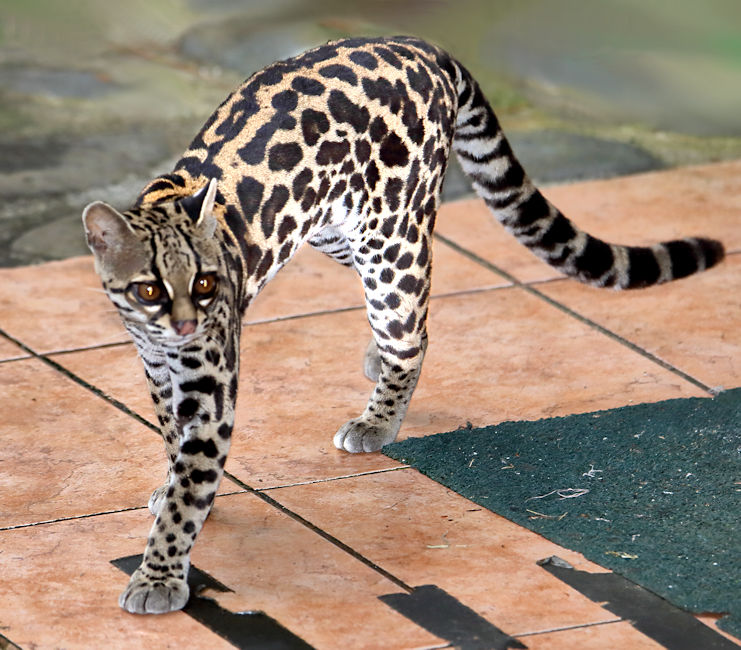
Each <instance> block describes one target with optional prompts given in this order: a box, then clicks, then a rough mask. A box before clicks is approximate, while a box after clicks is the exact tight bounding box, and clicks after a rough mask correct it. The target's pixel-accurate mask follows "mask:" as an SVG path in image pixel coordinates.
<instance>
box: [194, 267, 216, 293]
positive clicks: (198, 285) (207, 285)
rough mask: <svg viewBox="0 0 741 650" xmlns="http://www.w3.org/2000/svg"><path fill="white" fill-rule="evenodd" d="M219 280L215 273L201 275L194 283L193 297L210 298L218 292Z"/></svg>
mask: <svg viewBox="0 0 741 650" xmlns="http://www.w3.org/2000/svg"><path fill="white" fill-rule="evenodd" d="M217 282H218V280H217V278H216V274H215V273H201V274H200V275H198V276H197V277H196V280H195V282H194V283H193V295H194V296H195V297H196V298H199V299H203V298H210V297H211V296H213V294H214V291H216V284H217Z"/></svg>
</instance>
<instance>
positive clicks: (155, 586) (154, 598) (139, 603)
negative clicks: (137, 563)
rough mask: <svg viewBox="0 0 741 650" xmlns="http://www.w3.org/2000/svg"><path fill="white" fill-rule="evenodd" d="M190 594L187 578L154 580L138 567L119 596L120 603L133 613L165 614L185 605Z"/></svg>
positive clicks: (123, 607)
mask: <svg viewBox="0 0 741 650" xmlns="http://www.w3.org/2000/svg"><path fill="white" fill-rule="evenodd" d="M189 595H190V589H189V588H188V583H187V582H186V581H185V580H183V579H179V578H164V579H161V580H160V579H158V580H152V579H151V578H148V577H147V576H146V575H144V574H142V573H141V570H140V569H137V570H136V571H135V572H134V575H132V576H131V580H130V581H129V586H128V587H126V590H125V591H124V592H123V593H122V594H121V595H120V596H119V598H118V604H119V605H120V606H121V608H122V609H125V610H126V611H127V612H131V613H132V614H164V613H166V612H174V611H176V610H178V609H182V608H183V607H185V603H187V602H188V596H189Z"/></svg>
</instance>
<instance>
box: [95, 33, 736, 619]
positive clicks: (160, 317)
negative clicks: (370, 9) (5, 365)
mask: <svg viewBox="0 0 741 650" xmlns="http://www.w3.org/2000/svg"><path fill="white" fill-rule="evenodd" d="M451 149H452V150H453V151H455V153H456V154H457V155H458V158H459V159H460V161H461V164H462V166H463V169H464V170H465V171H466V173H467V174H468V175H469V176H470V178H471V181H472V183H473V186H474V188H475V189H476V191H477V192H478V193H479V195H480V196H481V197H482V198H483V199H484V201H485V202H486V204H487V205H488V206H489V207H490V208H491V210H492V212H493V213H494V215H495V216H496V218H497V219H498V220H499V221H500V222H501V223H502V225H503V226H504V227H505V228H506V229H507V230H509V231H510V232H511V233H512V234H513V235H514V236H515V237H516V238H517V239H518V241H519V242H520V243H522V244H524V245H525V246H527V247H528V248H529V249H530V250H531V251H533V252H534V253H535V254H536V255H538V256H539V257H540V258H541V259H543V260H545V261H546V262H548V263H549V264H551V265H552V266H553V267H555V268H556V269H558V270H559V271H561V272H563V273H565V274H567V275H569V276H573V277H576V278H578V279H579V280H581V281H582V282H586V283H589V284H592V285H596V286H600V287H614V288H619V289H625V288H634V287H645V286H650V285H654V284H658V283H661V282H666V281H668V280H673V279H676V278H680V277H684V276H686V275H690V274H692V273H695V272H697V271H701V270H703V269H706V268H708V267H710V266H713V265H714V264H716V263H717V262H719V261H720V260H721V259H722V257H723V248H722V246H721V245H720V244H719V243H718V242H715V241H712V240H708V239H697V238H687V239H682V240H678V241H672V242H667V243H663V244H656V245H654V246H650V247H625V246H617V245H613V244H607V243H604V242H602V241H600V240H598V239H595V238H594V237H592V236H590V235H588V234H587V233H585V232H583V231H581V230H579V229H578V228H577V227H576V226H575V225H574V224H572V223H571V222H570V221H569V220H568V219H566V217H564V216H563V215H562V214H561V213H560V212H559V211H558V210H557V209H556V208H555V207H554V206H552V205H551V204H550V203H548V201H546V199H544V198H543V196H542V195H541V193H540V192H539V191H538V190H537V189H536V188H535V187H534V186H533V184H532V183H531V181H530V180H529V178H528V177H527V176H526V174H525V172H524V171H523V169H522V167H521V166H520V164H519V163H518V162H517V160H516V159H515V157H514V155H513V154H512V151H511V149H510V147H509V144H508V143H507V140H506V139H505V137H504V135H503V134H502V131H501V130H500V127H499V124H498V122H497V119H496V117H495V116H494V113H493V112H492V110H491V108H490V106H489V104H488V103H487V101H486V99H485V98H484V97H483V96H482V93H481V90H480V89H479V87H478V85H477V83H476V82H475V81H474V80H473V78H472V77H471V75H470V74H469V73H468V71H467V70H466V69H465V68H464V67H463V66H462V65H461V64H460V63H458V62H457V61H456V60H454V59H453V58H451V57H450V56H449V55H448V54H446V53H445V52H443V51H441V50H440V49H438V48H436V47H434V46H432V45H429V44H427V43H425V42H422V41H420V40H417V39H414V38H408V37H396V38H385V39H350V40H342V41H338V42H334V43H329V44H327V45H323V46H321V47H318V48H316V49H314V50H311V51H308V52H305V53H303V54H301V55H299V56H297V57H295V58H293V59H289V60H287V61H281V62H278V63H275V64H273V65H270V66H268V67H267V68H265V69H264V70H262V71H260V72H258V73H257V74H255V75H254V76H253V77H251V78H250V79H248V80H247V81H246V82H245V83H244V84H243V85H242V86H240V87H239V88H237V90H236V91H235V92H234V93H233V94H231V95H230V96H229V97H228V98H227V99H226V100H225V101H224V103H223V104H221V106H219V107H218V108H217V109H216V111H215V112H214V114H213V115H212V116H211V118H210V119H209V120H208V122H206V124H205V126H204V127H203V129H202V130H201V132H200V133H199V134H198V135H197V136H196V138H195V139H194V140H193V142H192V144H191V145H190V148H189V149H188V150H187V151H186V152H185V154H184V155H183V157H182V158H181V159H180V161H179V162H178V163H177V164H176V166H175V169H174V170H173V171H172V172H171V173H168V174H165V175H163V176H161V177H159V178H156V179H154V180H153V181H152V182H151V183H149V185H147V186H146V187H145V188H144V190H143V191H142V193H141V195H140V196H139V197H138V199H137V200H136V202H135V204H134V206H133V207H132V208H131V209H130V210H127V211H126V212H123V213H119V212H117V211H116V210H114V209H113V208H111V207H110V206H108V205H106V204H105V203H101V202H96V203H92V204H91V205H89V206H87V208H86V209H85V212H84V215H83V220H84V224H85V229H86V231H87V240H88V243H89V245H90V248H91V249H92V251H93V253H94V254H95V263H96V269H97V271H98V273H99V274H100V277H101V280H102V283H103V286H104V288H105V290H106V292H107V294H108V295H109V297H110V299H111V300H112V301H113V303H114V304H115V305H116V307H117V308H118V310H119V311H120V314H121V317H122V319H123V323H124V325H125V326H126V328H127V329H128V331H129V332H130V334H131V336H132V338H133V339H134V342H135V343H136V346H137V349H138V351H139V354H140V356H141V359H142V361H143V363H144V367H145V371H146V376H147V380H148V382H149V388H150V391H151V394H152V400H153V401H154V407H155V411H156V414H157V418H158V420H159V424H160V427H161V432H162V437H163V438H164V441H165V447H166V451H167V456H168V458H169V472H168V478H167V482H166V483H165V485H163V486H162V487H160V488H158V489H157V490H155V491H154V493H153V494H152V497H151V498H150V501H149V508H150V510H151V511H152V514H153V515H155V516H156V519H155V522H154V525H153V528H152V531H151V533H150V536H149V540H148V543H147V547H146V550H145V552H144V558H143V561H142V563H141V566H140V567H139V568H138V569H137V571H136V572H135V573H134V575H133V576H132V577H131V581H130V583H129V586H128V588H127V589H126V590H125V591H124V593H123V594H122V595H121V598H120V604H121V606H122V607H124V608H125V609H127V610H128V611H130V612H137V613H147V612H152V613H155V612H167V611H170V610H175V609H179V608H181V607H183V606H184V605H185V603H186V601H187V599H188V587H187V584H186V576H187V572H188V567H189V561H190V550H191V547H192V545H193V543H194V541H195V539H196V536H197V534H198V532H199V531H200V529H201V526H202V525H203V522H204V520H205V519H206V516H207V514H208V512H209V510H210V508H211V505H212V503H213V500H214V495H215V494H216V489H217V486H218V485H219V481H220V480H221V477H222V474H223V467H224V463H225V461H226V457H227V452H228V450H229V442H230V437H231V433H232V427H233V425H234V402H235V398H236V396H237V376H238V368H239V355H238V351H239V336H240V324H241V320H242V316H243V313H244V311H245V309H246V308H247V307H248V306H249V304H250V303H251V302H252V300H253V299H254V298H255V296H256V295H257V294H258V292H259V291H260V290H261V289H262V288H263V287H264V286H265V284H266V283H267V282H268V281H269V280H270V279H271V278H272V277H273V276H274V275H275V273H276V272H277V271H278V270H279V269H280V268H281V267H282V266H283V265H284V264H286V263H287V262H288V261H289V260H290V259H291V257H292V256H293V255H294V253H295V252H296V251H297V250H298V248H299V247H300V246H301V245H302V244H303V243H305V242H308V243H309V244H311V245H312V246H313V247H315V248H317V249H318V250H320V251H322V252H324V253H326V254H327V255H329V256H330V257H332V258H334V259H335V260H337V261H338V262H339V263H340V264H344V265H346V266H350V267H352V268H354V269H355V270H356V271H357V273H358V274H359V276H360V278H361V280H362V285H363V289H364V291H365V298H366V303H367V313H368V320H369V322H370V326H371V330H372V335H373V336H372V341H371V344H370V346H369V347H368V351H367V353H366V360H365V372H366V374H367V375H368V377H369V378H371V379H372V380H373V381H375V382H376V385H375V388H374V389H373V392H372V394H371V396H370V399H369V401H368V405H367V406H366V408H365V411H364V412H363V413H362V414H361V415H360V416H359V417H357V418H355V419H353V420H350V421H349V422H347V423H345V424H344V425H342V426H341V427H340V429H339V431H337V433H336V434H335V437H334V444H335V445H336V446H337V447H338V448H339V449H344V450H346V451H349V452H362V451H366V452H368V451H375V450H378V449H380V448H381V447H382V446H383V445H385V444H386V443H389V442H391V441H392V440H394V438H395V437H396V434H397V432H398V430H399V427H400V426H401V422H402V419H403V418H404V415H405V413H406V410H407V406H408V404H409V400H410V399H411V397H412V392H413V391H414V388H415V385H416V383H417V378H418V377H419V373H420V368H421V366H422V358H423V357H424V353H425V348H426V345H427V335H426V330H425V323H426V319H427V305H428V299H429V292H430V266H431V262H432V259H431V236H432V231H433V227H434V224H435V214H436V211H437V208H438V201H439V199H438V196H439V190H440V185H441V183H442V181H443V176H444V174H445V168H446V165H447V162H448V157H449V155H450V151H451ZM327 290H328V291H331V287H327ZM340 362H341V360H338V363H340ZM327 424H328V425H329V422H328V423H327Z"/></svg>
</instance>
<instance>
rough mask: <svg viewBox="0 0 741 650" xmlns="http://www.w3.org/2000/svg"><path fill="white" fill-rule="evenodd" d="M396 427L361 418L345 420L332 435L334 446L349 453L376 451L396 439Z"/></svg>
mask: <svg viewBox="0 0 741 650" xmlns="http://www.w3.org/2000/svg"><path fill="white" fill-rule="evenodd" d="M397 432H398V427H397V428H390V427H389V428H386V427H382V426H379V425H376V424H369V423H368V422H366V421H365V420H364V419H363V418H356V419H354V420H350V421H349V422H346V423H345V424H343V425H342V426H341V427H340V430H339V431H338V432H337V433H336V434H335V436H334V446H335V447H337V449H344V450H345V451H349V452H350V453H353V454H357V453H360V452H370V451H378V450H379V449H381V447H383V446H384V445H387V444H389V443H390V442H393V441H394V440H395V439H396V434H397Z"/></svg>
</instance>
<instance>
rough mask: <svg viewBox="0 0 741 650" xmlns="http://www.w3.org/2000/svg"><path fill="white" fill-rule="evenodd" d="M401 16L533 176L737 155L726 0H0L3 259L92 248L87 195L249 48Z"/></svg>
mask: <svg viewBox="0 0 741 650" xmlns="http://www.w3.org/2000/svg"><path fill="white" fill-rule="evenodd" d="M395 33H407V34H415V35H418V36H422V37H425V38H428V39H429V40H432V41H434V42H436V43H438V44H440V45H442V46H443V47H445V48H446V49H448V50H449V51H450V52H452V53H453V54H454V55H455V56H456V57H457V58H458V59H460V60H461V61H462V62H463V63H464V64H465V65H466V66H467V67H468V68H469V69H470V70H471V71H472V72H473V74H474V76H475V77H476V78H477V79H478V80H479V81H480V83H481V84H482V86H483V88H484V89H485V92H486V94H487V96H488V97H489V98H490V100H491V101H492V104H493V105H494V108H495V110H496V111H497V112H498V114H499V116H500V119H501V121H502V123H503V125H504V127H505V129H506V130H507V132H508V134H509V135H510V139H511V140H512V143H513V147H514V148H515V152H516V153H517V154H518V156H519V157H520V158H521V159H522V161H523V163H524V164H525V166H526V167H527V168H528V170H529V171H530V172H531V175H532V176H533V177H534V178H536V180H538V181H540V182H543V183H552V182H563V181H570V180H578V179H584V178H594V177H606V176H613V175H618V174H625V173H633V172H640V171H644V170H648V169H656V168H661V167H666V166H675V165H683V164H693V163H703V162H709V161H714V160H722V159H728V158H738V157H741V110H740V109H741V2H739V0H705V1H703V2H696V1H690V0H591V1H590V0H427V1H422V0H408V1H397V2H394V1H391V0H366V1H365V2H355V1H353V0H344V1H340V0H314V1H311V2H306V1H302V0H269V1H268V0H146V1H145V0H125V1H122V2H115V3H114V2H110V1H103V0H97V1H96V0H66V1H64V2H62V1H60V0H0V172H1V173H0V193H2V196H3V201H2V205H1V206H0V265H12V264H26V263H32V262H38V261H43V260H46V259H55V258H60V257H66V256H69V255H73V254H82V253H85V252H86V249H85V247H84V244H82V242H81V237H80V232H79V230H80V228H79V211H80V209H81V207H82V206H83V205H84V204H85V203H86V202H87V201H89V200H92V199H97V198H102V199H105V200H108V201H109V202H111V203H113V204H115V205H119V206H120V207H126V204H127V203H129V202H130V201H131V200H132V199H133V198H134V197H135V195H136V193H137V191H138V190H139V189H140V188H141V186H142V185H143V184H144V183H145V182H146V180H147V179H148V178H150V177H151V176H152V175H153V174H155V173H158V172H160V171H164V170H166V169H168V168H169V166H170V165H171V164H172V162H173V161H174V159H175V158H176V157H177V155H178V154H179V153H180V152H182V151H183V150H184V148H185V147H186V146H187V145H188V143H189V141H190V139H191V137H192V136H193V135H194V134H195V132H196V131H197V129H198V128H199V126H200V125H201V124H202V123H203V122H204V121H205V119H206V118H207V117H208V115H209V114H210V112H211V111H212V110H213V109H214V108H215V107H216V105H217V104H218V103H219V102H221V100H222V99H223V98H224V96H225V95H226V94H227V93H228V92H229V91H230V90H231V89H233V88H234V86H236V85H237V84H238V83H240V82H241V81H242V80H243V79H244V78H245V77H246V76H248V75H249V74H251V73H252V72H254V71H255V70H257V69H259V68H260V67H262V66H264V65H266V64H267V63H270V62H271V61H273V60H275V59H278V58H285V57H288V56H291V55H293V54H296V53H298V52H300V51H301V50H303V49H306V48H308V47H311V46H314V45H317V44H319V43H321V42H324V41H326V40H329V39H332V38H337V37H341V36H345V35H382V34H395ZM468 192H470V190H469V188H468V185H467V183H466V181H465V179H463V178H462V177H461V176H460V172H459V170H458V169H457V167H454V168H452V170H451V174H450V178H449V179H448V183H447V185H446V188H445V198H454V197H457V196H461V195H463V194H466V193H468Z"/></svg>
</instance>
